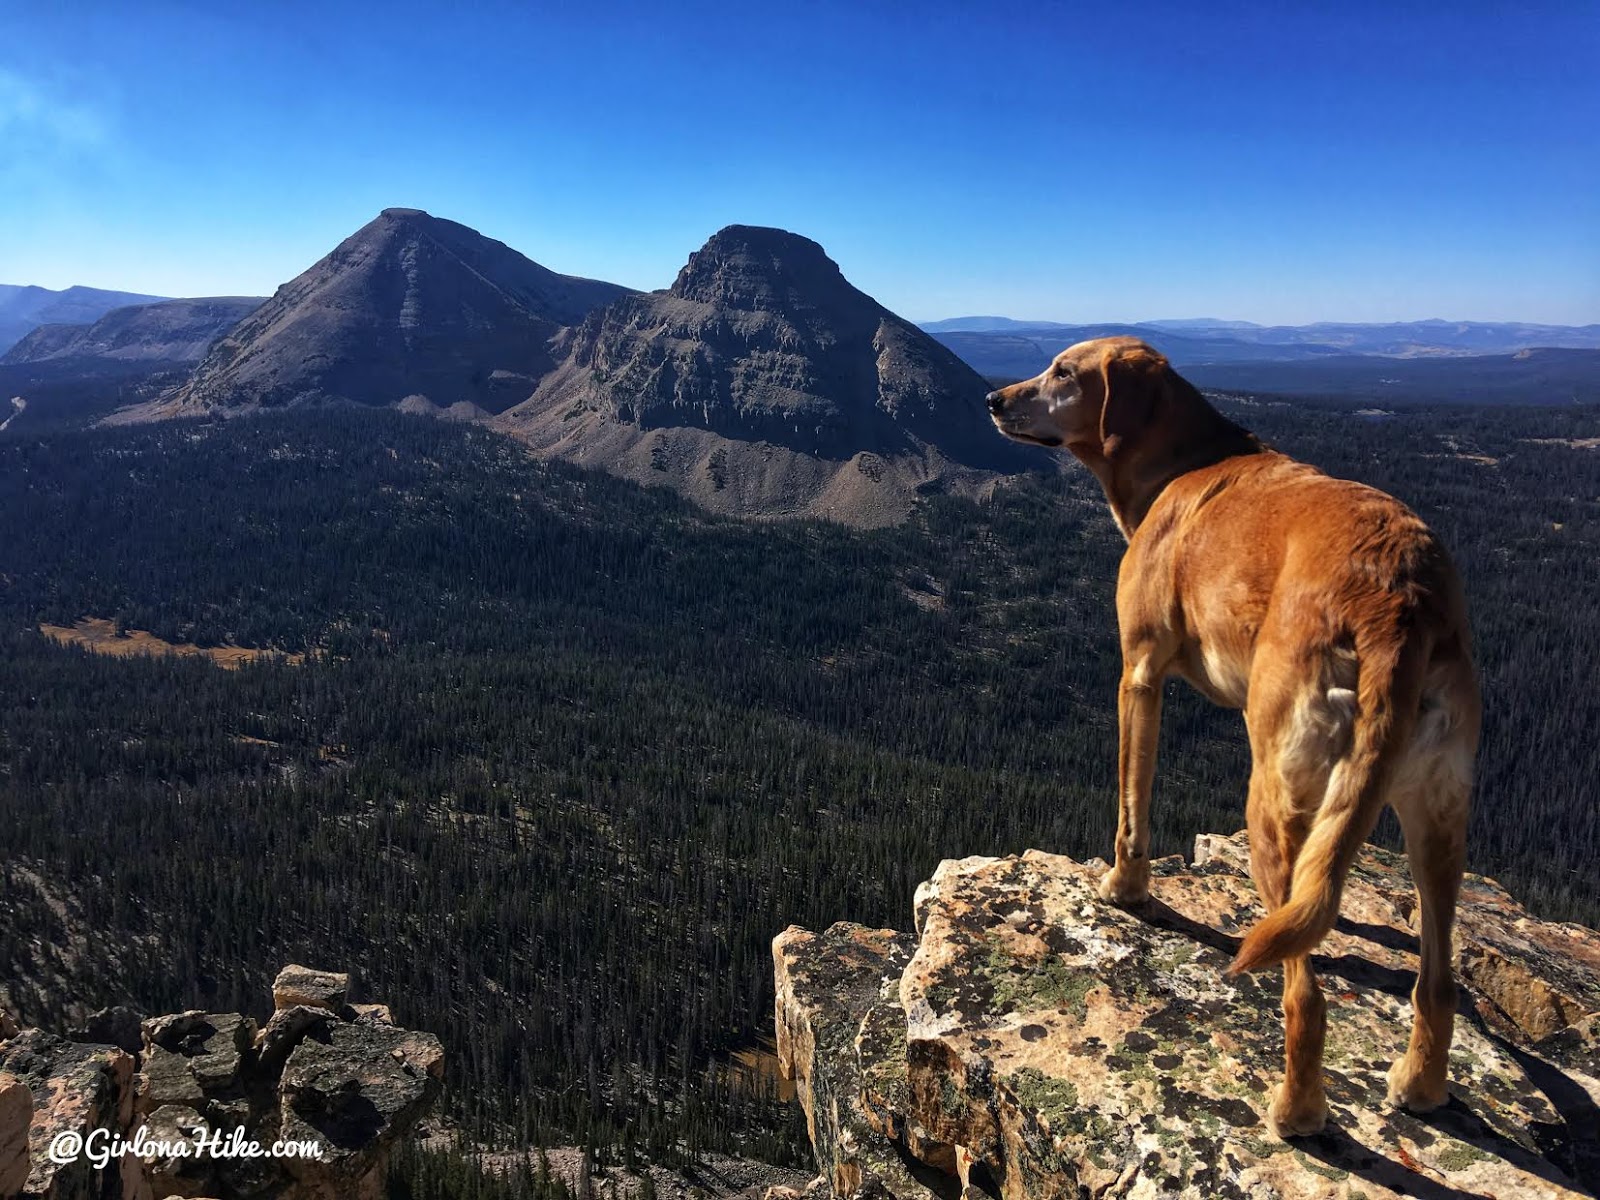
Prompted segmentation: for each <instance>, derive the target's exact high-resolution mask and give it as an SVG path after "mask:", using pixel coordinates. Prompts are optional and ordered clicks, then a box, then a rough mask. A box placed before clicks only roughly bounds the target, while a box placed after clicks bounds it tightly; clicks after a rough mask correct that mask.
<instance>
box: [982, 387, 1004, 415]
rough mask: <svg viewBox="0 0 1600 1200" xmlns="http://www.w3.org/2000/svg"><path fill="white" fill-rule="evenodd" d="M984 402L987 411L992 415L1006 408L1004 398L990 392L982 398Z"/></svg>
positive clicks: (997, 393)
mask: <svg viewBox="0 0 1600 1200" xmlns="http://www.w3.org/2000/svg"><path fill="white" fill-rule="evenodd" d="M984 400H985V401H986V402H987V403H988V405H989V411H990V412H992V413H997V412H999V411H1000V410H1001V409H1002V408H1004V407H1005V406H1006V398H1005V397H1004V396H1002V395H1001V394H1000V393H999V392H990V393H989V394H988V395H987V396H985V397H984Z"/></svg>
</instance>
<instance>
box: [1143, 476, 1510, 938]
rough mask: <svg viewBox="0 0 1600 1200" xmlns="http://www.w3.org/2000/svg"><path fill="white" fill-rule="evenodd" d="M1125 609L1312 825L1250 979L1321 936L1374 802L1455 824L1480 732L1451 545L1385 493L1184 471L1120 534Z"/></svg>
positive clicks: (1318, 481)
mask: <svg viewBox="0 0 1600 1200" xmlns="http://www.w3.org/2000/svg"><path fill="white" fill-rule="evenodd" d="M1118 608H1119V611H1120V612H1121V613H1122V614H1123V619H1124V620H1125V621H1127V620H1129V619H1131V620H1132V621H1133V622H1134V623H1136V624H1137V623H1146V622H1147V623H1149V624H1150V625H1152V626H1155V627H1158V628H1160V627H1162V626H1166V627H1167V629H1168V630H1170V633H1171V635H1173V636H1174V637H1175V638H1176V640H1177V642H1178V643H1179V646H1180V649H1179V650H1178V653H1177V656H1176V658H1175V660H1174V670H1175V671H1176V672H1177V673H1179V674H1182V675H1184V676H1185V677H1186V678H1187V679H1189V680H1190V681H1191V682H1192V683H1193V684H1194V685H1195V686H1196V687H1197V688H1199V689H1200V690H1201V691H1202V692H1204V693H1205V694H1206V695H1208V696H1209V697H1211V698H1212V699H1213V700H1215V701H1217V702H1218V703H1221V704H1225V705H1228V706H1230V707H1235V708H1244V709H1246V710H1247V713H1248V717H1249V720H1250V722H1251V725H1250V733H1251V740H1252V749H1253V750H1254V751H1255V754H1256V761H1257V763H1258V764H1260V765H1262V766H1264V767H1266V768H1267V769H1268V770H1270V771H1272V772H1274V773H1275V774H1276V775H1277V776H1278V777H1279V779H1278V783H1279V784H1280V785H1281V792H1282V796H1283V798H1284V799H1285V800H1286V801H1288V804H1287V810H1288V814H1289V819H1290V820H1291V821H1296V820H1297V821H1298V822H1300V823H1302V825H1303V827H1302V828H1301V829H1300V830H1298V831H1296V832H1298V833H1299V835H1300V836H1299V837H1297V838H1295V839H1294V840H1296V841H1299V840H1301V838H1304V839H1306V840H1307V843H1308V844H1307V853H1305V854H1302V855H1301V856H1299V857H1300V859H1301V861H1300V862H1299V863H1297V864H1296V869H1295V883H1294V886H1293V889H1292V892H1291V903H1290V905H1289V906H1288V908H1286V909H1285V910H1284V911H1283V913H1282V914H1275V915H1274V917H1273V918H1269V920H1268V921H1267V922H1264V923H1263V925H1262V926H1261V927H1259V928H1258V932H1257V933H1255V934H1252V936H1251V938H1250V939H1249V940H1248V941H1247V943H1246V946H1245V948H1244V949H1243V950H1241V952H1240V956H1239V963H1238V965H1239V967H1240V968H1241V969H1248V968H1250V967H1251V966H1254V965H1258V964H1259V963H1262V962H1274V961H1280V960H1281V959H1282V958H1283V957H1286V956H1287V955H1289V954H1292V953H1296V952H1299V951H1301V950H1304V949H1309V944H1315V941H1316V940H1320V938H1321V936H1322V934H1323V933H1324V932H1325V931H1326V927H1328V926H1331V924H1332V922H1333V920H1334V919H1335V918H1336V917H1337V904H1338V895H1339V892H1340V890H1341V884H1342V879H1343V874H1344V872H1345V871H1346V870H1347V869H1348V864H1349V861H1350V859H1352V858H1353V857H1354V854H1355V851H1356V848H1357V847H1358V846H1359V844H1360V842H1361V841H1362V840H1364V838H1365V836H1366V834H1367V832H1368V831H1369V830H1370V828H1371V825H1372V823H1373V822H1374V821H1375V820H1376V818H1377V812H1378V809H1379V808H1381V806H1382V804H1383V803H1384V802H1385V801H1387V802H1388V803H1390V804H1391V805H1393V806H1394V807H1395V809H1396V811H1397V812H1398V813H1399V815H1400V817H1401V819H1402V821H1404V822H1406V823H1407V824H1414V821H1413V820H1412V819H1411V818H1413V816H1419V817H1420V816H1424V815H1425V814H1420V813H1418V814H1414V813H1413V812H1412V811H1411V810H1413V809H1415V808H1416V807H1417V806H1419V805H1426V806H1427V807H1428V808H1430V809H1434V808H1441V807H1442V808H1443V809H1445V810H1448V811H1449V812H1450V813H1452V814H1453V815H1455V814H1456V812H1457V810H1458V809H1459V810H1462V811H1463V812H1464V806H1465V803H1466V797H1467V794H1468V792H1469V791H1470V788H1471V779H1472V759H1473V755H1474V752H1475V750H1476V745H1477V736H1478V725H1479V700H1478V690H1477V682H1476V678H1475V675H1474V672H1473V669H1472V659H1471V650H1470V635H1469V631H1468V626H1467V618H1466V606H1465V602H1464V600H1463V597H1462V590H1461V584H1460V581H1459V578H1458V577H1457V574H1456V571H1455V568H1454V566H1453V565H1452V564H1451V562H1450V558H1449V556H1448V554H1447V553H1446V552H1445V550H1444V548H1443V546H1442V545H1441V544H1440V543H1439V541H1438V539H1437V538H1436V537H1435V536H1434V535H1433V533H1432V532H1431V531H1430V530H1429V529H1428V527H1427V526H1426V525H1425V524H1424V523H1423V521H1422V520H1421V519H1420V518H1419V517H1417V515H1416V514H1415V513H1413V512H1412V511H1411V510H1410V509H1408V508H1407V507H1406V506H1405V505H1403V504H1401V503H1400V502H1399V501H1398V500H1395V499H1394V498H1393V497H1391V496H1389V495H1386V494H1385V493H1383V492H1380V491H1378V490H1377V489H1375V488H1371V487H1367V486H1365V485H1363V484H1359V483H1352V482H1349V481H1347V480H1342V479H1333V478H1330V477H1329V476H1327V475H1324V474H1323V473H1322V472H1320V471H1318V470H1316V469H1315V468H1313V467H1310V466H1307V465H1306V464H1304V463H1300V462H1296V461H1295V460H1293V459H1290V458H1288V457H1286V456H1284V455H1281V454H1277V453H1273V452H1270V451H1269V452H1263V453H1259V454H1251V455H1245V456H1240V457H1236V458H1231V459H1227V460H1224V461H1223V462H1220V463H1217V464H1215V465H1213V466H1210V467H1205V468H1202V469H1200V470H1196V471H1191V472H1189V473H1187V474H1185V475H1182V476H1180V477H1179V478H1178V479H1176V480H1174V481H1173V482H1172V483H1171V484H1170V485H1169V486H1168V487H1167V488H1166V489H1165V490H1164V491H1163V492H1162V494H1161V495H1160V497H1159V498H1158V499H1157V500H1156V502H1155V503H1154V504H1153V505H1152V507H1151V509H1150V512H1149V514H1148V515H1147V516H1146V518H1145V520H1144V521H1143V522H1142V523H1141V525H1140V526H1139V528H1138V530H1137V531H1136V532H1135V534H1134V536H1133V537H1132V538H1131V540H1130V542H1129V546H1128V553H1127V555H1126V556H1125V558H1124V560H1123V565H1122V572H1121V576H1120V578H1119V581H1118ZM1426 823H1427V824H1429V825H1431V824H1433V823H1434V822H1433V821H1427V822H1426ZM1330 874H1331V875H1332V876H1334V877H1333V878H1329V877H1328V876H1329V875H1330ZM1308 941H1309V944H1307V943H1308Z"/></svg>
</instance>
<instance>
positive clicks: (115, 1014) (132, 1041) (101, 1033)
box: [71, 1004, 144, 1054]
mask: <svg viewBox="0 0 1600 1200" xmlns="http://www.w3.org/2000/svg"><path fill="white" fill-rule="evenodd" d="M143 1023H144V1018H143V1017H142V1016H140V1015H139V1014H138V1013H136V1012H134V1011H133V1009H131V1008H129V1007H128V1006H127V1005H125V1004H116V1005H113V1006H112V1007H110V1008H102V1009H101V1010H100V1011H99V1012H95V1013H90V1014H89V1016H88V1017H87V1018H86V1019H85V1020H84V1022H83V1024H82V1025H80V1026H78V1028H76V1029H73V1030H72V1031H71V1035H72V1040H73V1041H75V1042H95V1043H97V1044H99V1045H104V1046H115V1047H116V1048H117V1049H119V1050H126V1051H127V1052H128V1053H129V1054H137V1053H139V1051H140V1050H142V1049H143V1048H144V1033H143V1029H142V1026H143Z"/></svg>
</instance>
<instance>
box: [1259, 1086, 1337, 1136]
mask: <svg viewBox="0 0 1600 1200" xmlns="http://www.w3.org/2000/svg"><path fill="white" fill-rule="evenodd" d="M1327 1123H1328V1097H1327V1096H1326V1095H1325V1094H1324V1093H1323V1092H1322V1091H1321V1090H1320V1089H1319V1090H1318V1091H1316V1092H1315V1093H1313V1094H1312V1095H1310V1096H1290V1095H1289V1094H1288V1089H1287V1088H1285V1087H1284V1086H1283V1085H1282V1084H1279V1085H1278V1087H1277V1088H1276V1089H1274V1091H1273V1093H1272V1103H1271V1104H1269V1105H1267V1125H1268V1126H1269V1127H1270V1128H1271V1129H1272V1132H1273V1134H1274V1136H1276V1137H1278V1138H1281V1139H1283V1140H1285V1141H1287V1140H1288V1139H1289V1138H1293V1137H1305V1136H1306V1135H1307V1134H1312V1133H1321V1132H1322V1127H1323V1126H1324V1125H1326V1124H1327Z"/></svg>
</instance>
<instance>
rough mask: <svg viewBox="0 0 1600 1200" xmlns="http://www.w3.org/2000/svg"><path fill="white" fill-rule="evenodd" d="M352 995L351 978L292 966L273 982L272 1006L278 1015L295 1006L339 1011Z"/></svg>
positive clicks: (343, 974) (285, 969) (286, 968)
mask: <svg viewBox="0 0 1600 1200" xmlns="http://www.w3.org/2000/svg"><path fill="white" fill-rule="evenodd" d="M349 994H350V976H349V975H347V974H345V973H343V972H341V971H318V970H316V969H315V968H313V967H302V966H298V965H296V964H293V963H291V964H290V965H289V966H287V967H285V968H284V969H283V970H281V971H279V972H278V977H277V979H275V980H273V983H272V1005H273V1007H274V1008H275V1009H277V1010H278V1011H279V1012H282V1011H283V1010H284V1009H286V1008H294V1007H295V1006H296V1005H305V1006H306V1007H308V1008H326V1009H328V1010H329V1011H330V1012H338V1011H339V1010H340V1009H341V1008H343V1007H344V1003H345V998H346V997H347V996H348V995H349Z"/></svg>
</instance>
